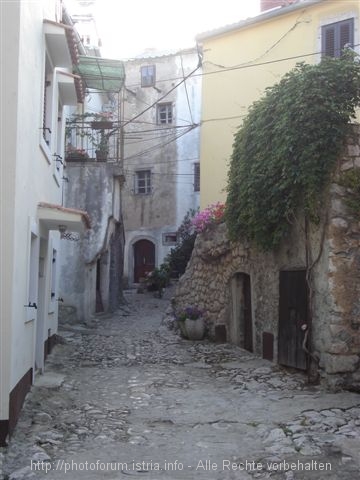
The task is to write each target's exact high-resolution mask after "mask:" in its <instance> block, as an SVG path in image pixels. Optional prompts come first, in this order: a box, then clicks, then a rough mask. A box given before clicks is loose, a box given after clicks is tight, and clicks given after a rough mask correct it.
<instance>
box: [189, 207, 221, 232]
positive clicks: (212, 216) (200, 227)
mask: <svg viewBox="0 0 360 480" xmlns="http://www.w3.org/2000/svg"><path fill="white" fill-rule="evenodd" d="M224 212H225V204H223V203H220V202H217V203H214V204H212V205H209V206H208V207H206V208H205V209H204V210H202V211H201V212H199V213H197V214H196V215H195V217H194V218H193V220H192V224H193V226H194V228H195V231H196V232H197V233H201V232H203V231H204V230H206V228H207V227H208V226H209V225H212V224H214V223H220V222H221V221H222V220H223V218H224Z"/></svg>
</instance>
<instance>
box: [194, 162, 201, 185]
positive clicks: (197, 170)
mask: <svg viewBox="0 0 360 480" xmlns="http://www.w3.org/2000/svg"><path fill="white" fill-rule="evenodd" d="M194 192H200V163H199V162H197V163H194Z"/></svg>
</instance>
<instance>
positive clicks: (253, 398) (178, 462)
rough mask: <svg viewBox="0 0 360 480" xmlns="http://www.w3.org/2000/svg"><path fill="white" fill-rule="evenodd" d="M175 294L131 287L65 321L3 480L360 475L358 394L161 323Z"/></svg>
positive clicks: (6, 457)
mask: <svg viewBox="0 0 360 480" xmlns="http://www.w3.org/2000/svg"><path fill="white" fill-rule="evenodd" d="M170 294H171V292H166V294H165V297H164V298H163V299H158V298H155V297H154V296H153V294H151V293H146V294H138V293H136V292H135V291H129V292H127V293H126V298H127V301H128V304H127V305H126V306H125V307H124V308H123V309H122V310H120V311H119V312H117V313H116V314H115V315H114V316H112V317H110V316H109V317H105V316H103V317H97V319H96V320H94V321H93V323H92V324H91V325H87V326H86V325H81V326H69V325H65V326H62V327H61V329H60V331H59V334H60V335H61V338H62V339H63V343H62V344H60V345H58V346H57V347H56V349H55V350H54V352H53V353H52V354H51V355H50V357H49V358H48V362H47V365H46V373H45V374H44V375H40V376H38V377H37V379H36V384H35V386H34V387H33V388H32V391H31V393H30V394H29V395H28V397H27V399H26V402H25V405H24V408H23V411H22V414H21V417H20V420H19V423H18V425H17V427H16V430H15V434H14V436H13V438H12V440H11V442H10V445H9V447H8V449H7V451H5V450H4V449H3V452H2V453H1V455H2V457H1V459H2V462H3V474H2V477H1V478H2V479H10V480H15V479H30V478H46V479H48V480H53V479H54V480H55V479H60V478H70V479H74V480H77V479H122V478H124V479H126V478H128V477H129V476H134V477H138V478H144V479H193V478H204V479H205V478H206V479H217V480H223V479H265V478H271V479H276V480H281V479H284V480H292V479H301V480H303V479H305V480H307V479H317V480H318V479H326V480H333V479H342V480H355V479H357V478H359V477H360V455H359V452H360V396H359V395H358V394H356V393H349V392H340V393H330V392H326V391H324V390H323V389H321V388H320V387H313V386H311V387H310V386H307V385H306V378H305V377H304V376H302V375H301V374H299V373H296V374H294V373H292V374H290V373H288V372H286V371H285V370H283V369H281V368H279V367H278V366H276V365H273V364H271V363H270V362H267V361H265V360H262V359H259V358H257V357H255V356H254V355H252V354H250V353H248V352H245V351H244V350H241V349H239V348H237V347H234V346H231V345H225V344H213V343H209V342H208V341H201V342H189V341H187V340H183V339H181V338H180V337H178V336H177V335H176V334H175V333H174V332H173V331H171V330H169V329H168V328H167V327H166V326H165V325H164V324H163V322H162V321H163V318H164V315H165V311H166V309H167V308H168V307H169V297H170ZM292 462H293V463H292ZM295 467H296V468H295Z"/></svg>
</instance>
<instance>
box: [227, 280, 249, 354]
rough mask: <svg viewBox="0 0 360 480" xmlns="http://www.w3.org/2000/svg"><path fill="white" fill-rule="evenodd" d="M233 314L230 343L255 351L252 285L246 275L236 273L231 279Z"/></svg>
mask: <svg viewBox="0 0 360 480" xmlns="http://www.w3.org/2000/svg"><path fill="white" fill-rule="evenodd" d="M230 288H231V314H230V324H229V341H230V343H234V344H235V345H239V346H240V347H241V348H244V349H245V350H248V351H249V352H252V351H253V339H252V336H253V334H252V314H251V283H250V276H249V275H247V274H246V273H236V274H235V275H234V276H233V278H232V279H231V284H230Z"/></svg>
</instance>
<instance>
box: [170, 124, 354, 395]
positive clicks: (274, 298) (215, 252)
mask: <svg viewBox="0 0 360 480" xmlns="http://www.w3.org/2000/svg"><path fill="white" fill-rule="evenodd" d="M352 128H353V132H352V134H351V135H350V136H349V138H348V140H347V144H346V146H345V149H344V154H343V155H342V157H341V158H339V160H338V164H337V168H336V171H335V172H334V175H333V178H332V181H331V184H330V185H329V187H328V189H327V191H326V192H325V194H324V199H323V209H322V218H321V220H320V223H319V225H310V226H309V230H308V239H309V241H308V248H306V235H305V231H306V227H305V220H304V218H302V217H301V215H299V218H297V219H296V220H295V221H294V224H293V225H292V229H291V232H290V234H289V235H288V237H287V238H284V240H283V243H282V245H281V246H280V247H279V248H278V249H277V250H276V251H271V252H263V251H260V250H258V249H257V248H255V247H254V246H253V245H251V244H250V243H249V242H248V241H246V240H245V239H239V240H238V241H236V242H230V240H229V238H228V235H227V229H226V225H225V224H220V225H214V226H211V227H210V228H209V229H208V230H207V231H205V232H204V233H202V234H200V235H198V237H197V239H196V243H195V248H194V251H193V255H192V258H191V260H190V262H189V265H188V268H187V270H186V272H185V274H184V275H183V276H182V277H181V279H180V281H179V284H178V287H177V291H176V295H175V301H174V306H175V310H176V309H180V308H183V307H185V306H187V305H197V306H198V307H199V308H201V309H204V310H205V311H206V316H207V321H208V325H209V336H210V337H211V338H213V339H214V340H216V339H217V338H216V336H217V334H216V332H219V331H222V332H223V331H224V329H225V331H226V338H227V341H229V342H231V343H236V344H238V345H240V346H241V347H243V348H248V349H249V347H247V344H246V337H247V336H249V335H250V336H251V340H252V342H251V343H252V346H253V350H254V351H255V352H256V353H257V354H259V355H262V356H265V350H266V352H267V353H266V355H269V348H270V356H271V355H272V356H273V358H274V361H276V362H280V363H282V364H283V365H287V366H295V367H296V368H302V369H307V368H309V365H310V364H311V363H312V366H314V364H315V368H316V369H317V370H318V373H319V375H320V377H321V378H322V379H323V380H324V381H325V382H326V383H327V384H328V385H329V386H330V387H332V388H347V389H351V390H355V391H360V368H359V367H360V356H359V355H360V221H359V218H358V217H356V216H354V215H353V213H352V212H351V211H350V209H349V208H348V206H347V204H346V199H347V197H348V195H349V193H350V192H349V190H348V189H347V188H345V187H343V186H341V185H340V182H339V178H340V175H341V174H342V172H344V171H347V170H351V169H358V168H360V129H359V127H355V126H354V127H352ZM280 272H290V273H289V274H290V275H291V272H304V273H303V278H304V279H305V278H308V277H309V274H310V277H309V282H310V283H309V284H308V285H307V287H308V286H309V285H310V289H308V288H307V299H303V300H301V299H300V300H297V299H296V295H297V294H296V290H297V291H299V288H298V286H296V282H298V281H299V280H296V281H295V284H294V285H295V287H294V292H295V293H294V292H291V291H290V290H291V286H290V285H286V282H285V287H284V286H281V285H280V283H281V281H280V277H281V275H280ZM306 272H307V274H308V275H306ZM293 275H294V278H296V277H298V278H301V273H299V274H298V275H297V274H296V273H294V274H293ZM241 276H248V277H249V282H250V283H249V285H250V291H249V296H250V303H249V305H248V306H246V304H245V300H244V299H243V297H244V291H243V290H242V292H240V293H239V292H237V291H236V289H237V288H238V287H236V286H234V285H239V282H238V283H237V284H235V283H234V279H235V278H237V279H239V278H241ZM241 288H243V287H241ZM284 288H285V294H284V296H285V304H286V305H285V307H283V306H281V305H283V304H284V302H283V300H284V299H281V298H280V296H281V295H283V293H284ZM281 291H282V292H283V293H281ZM280 293H281V295H280ZM294 295H295V296H294ZM245 296H246V295H245ZM293 297H294V298H293ZM244 298H245V297H244ZM304 301H305V302H307V304H308V307H309V313H308V314H307V315H304V314H300V313H299V312H301V308H300V306H299V305H297V302H298V304H299V303H301V302H302V303H304ZM284 308H285V310H286V311H285V314H284ZM249 310H250V313H249ZM284 315H285V316H284ZM301 315H302V316H306V318H302V316H301ZM246 318H248V319H249V318H250V320H246ZM281 318H285V323H283V324H281V321H282V320H281ZM292 327H294V328H293V330H291V328H292ZM282 330H283V331H282ZM306 331H307V332H308V333H306V337H305V332H306ZM249 332H250V333H249ZM295 337H296V338H295ZM263 338H267V345H266V346H265V345H263ZM272 338H273V342H272V345H271V344H270V346H269V342H270V343H271V339H272ZM269 339H270V340H269ZM251 343H250V344H251ZM304 347H305V348H307V349H308V350H309V351H311V356H309V355H308V353H306V352H305V350H304ZM279 350H280V351H279ZM301 356H304V359H305V360H304V361H305V362H306V366H305V367H304V363H301V360H300V357H301ZM284 358H285V360H284ZM315 359H316V360H315ZM301 365H302V366H301Z"/></svg>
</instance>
